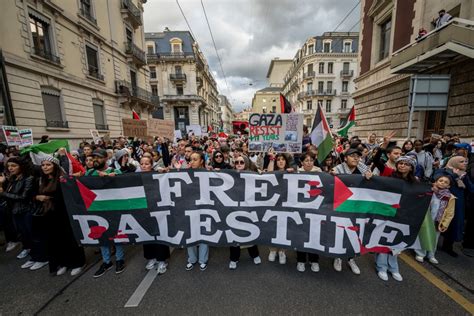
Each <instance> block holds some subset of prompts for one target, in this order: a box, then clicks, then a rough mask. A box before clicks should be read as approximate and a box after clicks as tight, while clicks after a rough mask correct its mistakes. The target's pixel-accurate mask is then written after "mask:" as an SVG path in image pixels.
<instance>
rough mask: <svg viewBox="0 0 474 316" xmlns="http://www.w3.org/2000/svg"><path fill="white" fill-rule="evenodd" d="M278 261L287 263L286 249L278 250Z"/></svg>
mask: <svg viewBox="0 0 474 316" xmlns="http://www.w3.org/2000/svg"><path fill="white" fill-rule="evenodd" d="M278 261H279V262H280V264H285V263H286V253H285V252H284V251H281V250H280V251H278Z"/></svg>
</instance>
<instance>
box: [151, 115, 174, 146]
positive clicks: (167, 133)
mask: <svg viewBox="0 0 474 316" xmlns="http://www.w3.org/2000/svg"><path fill="white" fill-rule="evenodd" d="M147 122H148V125H147V127H148V135H149V136H152V137H156V136H160V137H161V138H163V137H166V138H168V139H169V140H170V141H172V140H173V137H174V121H171V120H159V119H148V121H147Z"/></svg>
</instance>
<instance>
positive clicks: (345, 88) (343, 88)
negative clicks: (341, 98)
mask: <svg viewBox="0 0 474 316" xmlns="http://www.w3.org/2000/svg"><path fill="white" fill-rule="evenodd" d="M348 88H349V81H343V82H342V92H347V90H348Z"/></svg>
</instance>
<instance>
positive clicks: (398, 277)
mask: <svg viewBox="0 0 474 316" xmlns="http://www.w3.org/2000/svg"><path fill="white" fill-rule="evenodd" d="M392 277H393V278H394V279H395V280H397V281H398V282H402V281H403V277H402V275H401V274H400V273H398V272H395V273H392Z"/></svg>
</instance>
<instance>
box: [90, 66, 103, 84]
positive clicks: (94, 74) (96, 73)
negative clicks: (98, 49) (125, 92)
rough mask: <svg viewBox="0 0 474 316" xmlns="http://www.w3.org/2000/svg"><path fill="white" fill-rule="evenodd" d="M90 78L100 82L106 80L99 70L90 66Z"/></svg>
mask: <svg viewBox="0 0 474 316" xmlns="http://www.w3.org/2000/svg"><path fill="white" fill-rule="evenodd" d="M89 76H91V77H94V78H96V79H99V80H104V75H102V74H101V73H100V72H99V68H97V67H95V66H93V65H89Z"/></svg>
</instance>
